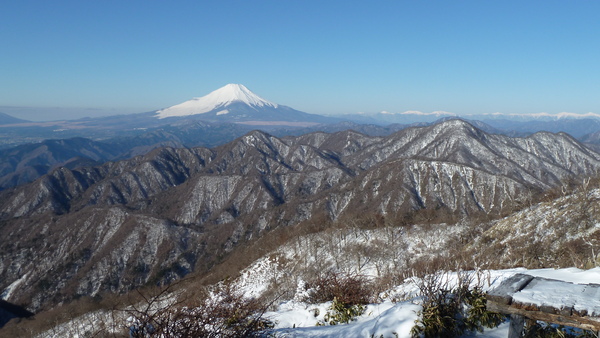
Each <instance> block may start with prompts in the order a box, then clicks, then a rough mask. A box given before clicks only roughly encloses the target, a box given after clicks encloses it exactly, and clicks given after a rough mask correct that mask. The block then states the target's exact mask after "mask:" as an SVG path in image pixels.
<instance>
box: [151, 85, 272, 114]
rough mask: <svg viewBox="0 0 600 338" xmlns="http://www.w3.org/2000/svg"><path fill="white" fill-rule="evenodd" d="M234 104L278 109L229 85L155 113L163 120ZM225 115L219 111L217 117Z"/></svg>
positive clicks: (248, 92) (203, 112)
mask: <svg viewBox="0 0 600 338" xmlns="http://www.w3.org/2000/svg"><path fill="white" fill-rule="evenodd" d="M235 102H241V103H245V104H247V105H249V106H253V107H264V106H268V107H272V108H277V107H278V105H277V104H276V103H273V102H270V101H267V100H265V99H263V98H261V97H260V96H258V95H256V94H254V93H253V92H251V91H250V90H249V89H248V88H246V87H245V86H244V85H241V84H232V83H230V84H228V85H226V86H223V87H221V88H219V89H217V90H215V91H213V92H211V93H210V94H208V95H206V96H203V97H197V98H193V99H191V100H189V101H185V102H183V103H180V104H177V105H174V106H171V107H169V108H165V109H162V110H159V111H157V112H156V117H158V118H159V119H163V118H166V117H175V116H189V115H197V114H205V113H208V112H211V111H214V110H216V109H218V108H221V107H226V106H227V105H229V104H231V103H235ZM227 113H229V111H228V110H226V109H223V110H221V111H219V112H218V113H217V115H223V114H227Z"/></svg>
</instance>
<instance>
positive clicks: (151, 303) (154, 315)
mask: <svg viewBox="0 0 600 338" xmlns="http://www.w3.org/2000/svg"><path fill="white" fill-rule="evenodd" d="M165 297H168V295H167V291H166V290H165V291H164V292H161V293H160V294H158V295H156V296H154V297H151V298H146V301H145V302H143V303H142V304H141V305H138V306H133V307H131V308H129V309H125V310H123V311H125V312H126V313H127V315H128V324H127V329H128V331H129V335H130V337H140V338H141V337H144V338H147V337H219V338H221V337H254V336H258V335H259V334H260V333H261V332H263V331H264V330H266V329H269V328H272V326H273V325H272V323H271V322H270V321H268V320H266V319H264V318H263V315H264V313H265V312H266V310H267V308H268V305H269V304H263V303H262V302H260V301H259V300H257V299H253V298H252V299H248V298H245V297H243V295H242V294H240V293H238V292H236V291H234V290H232V289H231V288H230V287H229V286H225V287H222V288H221V289H220V290H218V291H217V292H214V293H212V294H211V295H210V296H207V297H206V298H204V299H203V300H201V301H200V302H199V303H195V304H194V303H193V302H192V303H189V304H186V303H184V302H169V301H166V302H165Z"/></svg>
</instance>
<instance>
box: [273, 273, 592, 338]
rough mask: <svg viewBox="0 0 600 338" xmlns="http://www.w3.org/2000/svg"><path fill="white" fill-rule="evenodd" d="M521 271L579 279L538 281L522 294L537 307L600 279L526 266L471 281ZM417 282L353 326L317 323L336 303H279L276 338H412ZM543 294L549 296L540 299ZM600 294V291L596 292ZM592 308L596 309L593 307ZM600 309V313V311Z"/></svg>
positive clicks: (490, 283) (451, 278)
mask: <svg viewBox="0 0 600 338" xmlns="http://www.w3.org/2000/svg"><path fill="white" fill-rule="evenodd" d="M517 273H523V274H528V275H532V276H536V277H544V278H548V279H553V280H559V281H565V282H570V283H574V284H575V285H570V286H566V285H565V284H564V283H550V282H549V283H545V284H542V285H539V287H540V288H539V289H538V291H539V293H538V294H532V293H530V294H525V295H522V297H521V298H523V299H520V300H521V301H524V302H528V303H532V304H536V303H538V305H551V304H554V303H556V302H557V301H560V300H561V299H562V300H564V301H568V299H565V298H560V297H554V298H553V297H552V295H563V296H564V295H573V294H574V291H573V289H575V292H576V291H580V290H579V289H581V288H582V285H579V284H588V283H598V282H600V268H594V269H591V270H580V269H576V268H567V269H557V270H555V269H537V270H527V269H522V268H516V269H507V270H492V271H482V272H480V273H479V277H480V278H479V279H478V278H473V281H472V284H479V286H481V287H483V289H484V290H490V289H493V288H495V287H497V286H499V285H500V284H501V283H502V282H503V281H504V280H506V279H507V278H509V277H511V276H513V275H514V274H517ZM444 278H447V279H448V285H450V286H451V285H452V284H453V283H455V282H456V280H457V274H456V273H447V274H445V276H444ZM416 282H417V281H416V280H414V279H413V280H408V281H407V282H406V283H404V284H402V285H398V286H397V287H395V288H394V289H393V290H389V291H388V292H387V293H386V294H387V298H389V299H394V298H395V299H398V298H405V299H408V300H405V301H401V302H392V301H391V300H385V301H383V302H382V303H380V304H371V305H369V306H367V310H366V311H365V313H364V314H363V315H362V316H360V317H359V318H357V320H356V321H354V322H351V323H349V324H343V325H335V326H316V324H317V322H319V321H322V320H323V316H324V314H325V313H326V312H327V309H328V307H329V306H330V305H331V303H323V304H306V303H303V302H299V301H284V302H282V303H280V304H279V306H278V307H277V309H276V310H275V311H272V312H269V313H267V314H266V316H267V317H268V318H270V319H271V320H273V321H274V322H276V326H275V330H274V333H275V335H276V336H277V337H372V336H375V337H380V336H383V337H410V330H411V328H412V327H413V326H414V324H415V320H416V319H417V314H418V312H419V310H420V309H421V307H420V305H419V298H418V297H417V294H418V288H417V285H416ZM540 294H543V295H545V296H546V297H543V298H540V297H538V296H539V295H540ZM597 296H600V295H597ZM543 299H552V302H551V303H543V304H542V303H540V300H543ZM582 305H583V306H588V312H589V313H591V312H590V310H592V309H597V308H598V306H600V299H599V298H596V299H588V302H587V303H584V304H582ZM592 311H593V310H592ZM596 313H598V312H597V311H596ZM508 326H509V323H508V322H505V323H503V324H502V325H500V326H499V327H498V328H495V329H487V330H485V332H483V333H470V334H467V336H477V337H507V334H508Z"/></svg>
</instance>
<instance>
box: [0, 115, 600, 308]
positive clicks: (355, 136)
mask: <svg viewBox="0 0 600 338" xmlns="http://www.w3.org/2000/svg"><path fill="white" fill-rule="evenodd" d="M599 169H600V154H598V153H596V152H593V151H591V150H590V149H588V148H586V147H585V146H584V145H583V144H581V143H579V142H577V141H576V140H575V139H573V138H572V137H570V136H569V135H567V134H564V133H561V134H552V133H546V132H542V133H536V134H534V135H531V136H529V137H526V138H511V137H507V136H503V135H496V134H488V133H486V132H484V131H482V130H481V129H478V128H476V127H474V126H473V125H471V124H469V123H467V122H465V121H461V120H448V121H444V122H441V123H438V124H434V125H431V126H427V127H412V128H405V129H403V130H400V131H398V132H396V133H394V134H391V135H389V136H385V137H370V136H366V135H364V134H360V133H357V132H353V131H342V132H337V133H333V134H327V133H323V132H315V133H310V134H304V135H301V136H296V137H291V136H288V137H284V138H278V137H275V136H272V135H270V134H267V133H264V132H261V131H252V132H249V133H247V134H246V135H244V136H242V137H240V138H237V139H235V140H234V141H232V142H229V143H226V144H223V145H221V146H218V147H213V148H204V147H196V148H173V147H162V148H157V149H154V150H152V151H150V152H149V153H147V154H145V155H142V156H136V157H133V158H130V159H125V160H121V161H111V162H106V163H104V164H101V165H96V166H87V167H79V168H71V169H70V168H68V167H57V168H55V169H53V170H51V171H50V173H49V174H47V175H44V176H42V177H41V178H39V179H37V180H36V181H34V182H32V183H29V184H25V185H21V186H18V187H16V188H13V189H7V190H4V191H2V192H0V210H1V213H0V220H1V224H2V231H3V234H4V236H2V238H1V239H0V290H4V291H3V293H4V296H3V298H5V299H6V300H7V301H10V302H13V303H17V304H28V305H27V308H28V309H30V310H36V309H40V308H48V307H52V306H53V305H55V304H57V303H59V302H62V301H68V300H71V299H73V298H76V297H79V296H82V295H87V296H94V295H98V294H100V293H102V292H107V291H112V292H121V291H125V290H129V289H131V288H135V287H137V286H140V285H145V284H147V283H151V284H153V283H157V282H160V281H169V280H173V279H175V278H179V277H181V276H184V275H186V274H188V273H190V272H192V271H198V272H201V273H206V272H208V271H210V269H211V268H212V267H213V266H214V264H217V263H218V262H220V261H221V259H222V258H223V257H225V256H227V254H228V253H230V252H232V250H234V249H235V248H236V247H238V246H240V245H242V244H243V243H247V242H248V241H250V240H252V239H255V238H260V237H261V236H263V235H264V234H265V233H267V232H269V231H271V230H273V229H276V228H279V227H284V226H293V225H296V224H299V223H301V222H304V221H308V220H318V219H319V217H321V218H323V219H330V220H335V219H338V218H339V217H342V216H344V217H350V216H352V215H355V214H356V215H360V214H382V215H386V214H396V213H410V212H414V211H419V210H425V211H427V210H429V211H431V212H434V211H435V212H436V213H438V212H441V211H444V210H445V211H446V212H448V213H456V214H457V215H472V214H476V213H483V214H485V215H493V214H500V213H502V212H504V211H505V210H510V209H511V208H513V207H514V205H519V203H525V202H526V201H527V199H528V198H530V197H531V196H532V194H535V193H539V192H542V191H545V190H547V189H549V188H551V187H555V186H557V185H558V184H559V183H560V181H561V180H563V179H567V178H577V177H581V176H586V175H592V174H594V173H596V172H598V170H599Z"/></svg>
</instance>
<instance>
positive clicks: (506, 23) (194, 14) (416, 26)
mask: <svg viewBox="0 0 600 338" xmlns="http://www.w3.org/2000/svg"><path fill="white" fill-rule="evenodd" d="M599 13H600V2H598V1H578V0H574V1H552V0H545V1H483V0H478V1H460V0H457V1H447V0H446V1H375V2H366V1H356V2H355V1H282V0H279V1H227V0H226V1H169V2H167V1H147V0H146V1H134V0H128V1H110V0H108V1H60V0H56V1H28V0H20V1H3V2H2V3H1V4H0V43H1V44H2V49H1V52H0V112H7V113H13V115H15V116H17V117H22V118H28V119H34V120H48V119H56V118H63V117H83V116H94V115H102V114H108V113H111V114H114V113H133V112H144V111H151V110H156V109H159V108H164V107H167V106H171V105H174V104H177V103H180V102H183V101H185V100H188V99H190V98H192V97H198V96H203V95H206V94H208V93H209V92H211V91H212V90H215V89H217V88H219V87H221V86H223V85H225V84H227V83H242V84H244V85H245V86H247V87H248V88H249V89H250V90H252V91H254V92H255V93H257V94H258V95H260V96H262V97H264V98H265V99H268V100H270V101H273V102H277V103H280V104H284V105H288V106H291V107H293V108H295V109H298V110H302V111H305V112H309V113H316V114H341V113H355V112H359V111H361V112H378V111H382V110H386V111H390V112H401V111H406V110H419V111H423V112H431V111H436V110H444V111H450V112H453V113H457V114H475V113H493V112H503V113H539V112H548V113H559V112H563V111H568V112H576V113H587V112H596V113H600V95H599V94H600V66H599V65H600V43H599V42H600V41H599V39H600V38H599V37H598V36H599V34H600V20H598V14H599ZM10 107H34V108H35V109H29V108H28V109H23V108H21V109H20V110H19V109H17V108H10ZM46 108H47V110H46ZM61 111H62V113H61ZM15 112H18V113H15ZM44 112H46V113H44ZM50 112H51V113H50Z"/></svg>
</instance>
